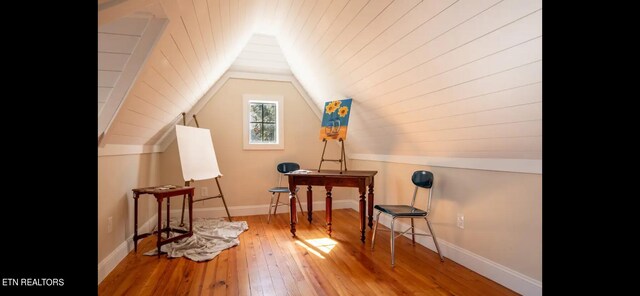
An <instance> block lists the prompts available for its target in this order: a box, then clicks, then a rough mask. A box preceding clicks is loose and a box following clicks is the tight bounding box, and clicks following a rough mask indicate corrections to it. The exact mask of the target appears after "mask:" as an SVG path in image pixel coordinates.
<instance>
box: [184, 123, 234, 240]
mask: <svg viewBox="0 0 640 296" xmlns="http://www.w3.org/2000/svg"><path fill="white" fill-rule="evenodd" d="M185 117H186V113H185V112H182V125H184V126H186V125H187V120H186V118H185ZM193 120H194V121H195V122H196V127H198V128H199V127H200V124H198V119H197V118H196V115H195V114H193ZM218 178H220V177H216V178H215V180H216V185H217V186H218V192H219V193H220V194H218V195H215V196H208V197H202V198H199V199H193V202H197V201H205V200H207V199H213V198H221V199H222V204H223V205H224V210H225V211H227V217H228V218H229V222H231V214H229V208H227V202H226V201H225V200H224V194H222V188H220V182H219V181H218ZM194 181H195V180H193V179H191V180H188V181H185V182H184V186H191V183H192V182H194ZM186 198H187V195H184V196H183V197H182V216H181V217H180V227H182V226H184V205H185V200H186Z"/></svg>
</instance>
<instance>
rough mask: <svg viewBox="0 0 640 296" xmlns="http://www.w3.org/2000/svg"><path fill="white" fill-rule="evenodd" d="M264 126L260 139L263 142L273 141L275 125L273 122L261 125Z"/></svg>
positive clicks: (274, 139)
mask: <svg viewBox="0 0 640 296" xmlns="http://www.w3.org/2000/svg"><path fill="white" fill-rule="evenodd" d="M263 128H264V138H263V139H262V140H263V141H264V142H265V143H275V142H276V125H275V124H273V123H265V124H264V125H263Z"/></svg>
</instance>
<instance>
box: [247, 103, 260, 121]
mask: <svg viewBox="0 0 640 296" xmlns="http://www.w3.org/2000/svg"><path fill="white" fill-rule="evenodd" d="M250 107H251V111H250V113H251V115H250V117H249V118H250V120H251V122H261V121H262V104H260V103H251V104H250Z"/></svg>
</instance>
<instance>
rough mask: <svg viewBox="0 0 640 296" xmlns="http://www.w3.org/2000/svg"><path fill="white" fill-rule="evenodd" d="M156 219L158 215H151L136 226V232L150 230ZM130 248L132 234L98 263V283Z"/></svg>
mask: <svg viewBox="0 0 640 296" xmlns="http://www.w3.org/2000/svg"><path fill="white" fill-rule="evenodd" d="M156 219H158V215H153V216H152V217H151V218H149V220H147V222H145V223H144V224H143V225H142V226H141V227H139V228H138V233H145V232H151V230H152V229H153V227H155V226H156ZM131 250H133V234H132V235H130V236H129V237H128V238H127V239H126V240H125V241H123V242H122V243H121V244H120V245H119V246H118V247H117V248H116V249H115V250H113V252H111V254H109V256H107V257H106V258H104V259H102V261H100V263H98V285H99V284H100V283H101V282H102V280H104V278H105V277H107V275H108V274H109V273H110V272H111V271H112V270H113V269H114V268H116V266H118V264H119V263H120V261H122V259H124V257H127V255H128V254H129V252H131Z"/></svg>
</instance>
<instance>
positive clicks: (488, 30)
mask: <svg viewBox="0 0 640 296" xmlns="http://www.w3.org/2000/svg"><path fill="white" fill-rule="evenodd" d="M115 2H123V1H99V22H101V21H102V23H100V25H104V24H105V23H108V22H109V21H110V20H112V19H113V18H115V17H114V15H117V14H118V13H120V14H121V15H120V17H123V16H125V15H126V14H125V13H123V12H119V11H118V10H117V9H119V8H120V10H121V11H125V9H123V8H121V7H124V6H125V5H128V6H129V7H133V8H130V9H129V11H130V12H133V11H141V10H142V11H144V10H146V11H151V12H152V13H156V14H158V13H157V12H158V11H163V12H164V13H165V14H166V17H167V18H168V19H169V24H168V25H167V29H166V30H165V31H164V33H163V35H162V36H161V37H160V39H159V41H158V43H157V45H156V46H155V48H154V49H153V50H152V51H151V52H150V56H149V58H148V60H147V62H146V64H145V65H144V66H143V68H142V70H141V73H140V75H139V76H138V78H137V80H136V81H135V83H134V84H133V86H132V87H131V90H130V91H129V93H128V95H127V97H126V99H125V100H124V103H123V104H122V105H121V107H120V109H119V112H118V113H117V114H116V116H115V118H114V119H113V121H112V123H111V125H110V127H109V128H108V130H107V133H106V135H105V138H104V139H103V144H128V145H155V144H157V143H158V142H159V141H160V140H161V139H162V137H164V136H165V135H166V134H167V131H168V130H170V129H171V128H172V127H173V124H175V122H177V121H178V120H180V116H179V114H180V113H181V112H188V111H189V110H190V109H191V107H193V106H194V105H195V104H196V102H198V101H199V100H200V99H202V96H203V95H204V94H205V93H206V92H207V91H208V90H209V88H211V86H212V85H213V84H214V83H215V82H216V81H217V80H218V79H219V78H220V77H221V76H222V75H223V74H224V73H225V71H226V70H227V69H229V67H230V66H231V65H232V63H234V61H235V59H236V57H238V55H239V54H240V53H241V52H242V50H243V49H244V47H245V44H247V41H248V40H249V39H250V37H251V36H252V35H253V34H254V33H260V34H269V35H274V36H275V37H276V38H277V40H278V43H279V45H280V47H281V48H282V50H283V52H284V56H285V58H286V61H287V62H288V64H289V66H290V69H291V72H292V73H293V75H294V76H295V77H296V78H297V80H298V81H299V82H300V83H301V84H302V85H303V86H304V88H305V89H306V90H307V92H308V93H309V95H310V96H311V98H312V99H313V101H314V103H315V104H316V106H317V107H318V109H320V108H321V107H322V105H323V103H324V102H325V101H327V100H333V99H342V98H346V97H351V98H353V99H354V109H353V110H354V112H353V114H352V120H350V127H349V149H350V150H351V151H352V152H354V153H366V154H382V155H417V156H442V157H476V158H518V159H541V155H542V147H541V146H542V145H541V142H542V110H541V107H542V3H541V1H540V0H533V1H531V0H440V1H427V0H422V1H421V0H395V1H394V0H166V1H165V0H161V1H135V0H130V1H124V2H126V3H115ZM100 7H102V9H100ZM159 8H160V9H159ZM162 17H165V16H162ZM251 46H256V45H255V44H254V45H251ZM249 51H250V50H249ZM245 55H246V54H245ZM285 72H286V71H285Z"/></svg>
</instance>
